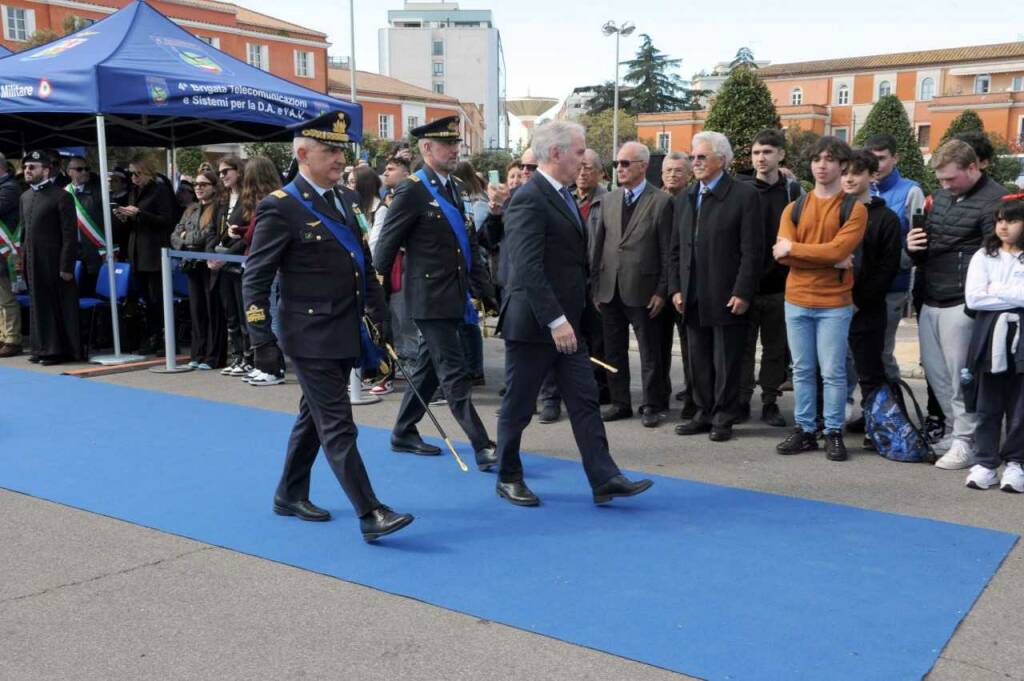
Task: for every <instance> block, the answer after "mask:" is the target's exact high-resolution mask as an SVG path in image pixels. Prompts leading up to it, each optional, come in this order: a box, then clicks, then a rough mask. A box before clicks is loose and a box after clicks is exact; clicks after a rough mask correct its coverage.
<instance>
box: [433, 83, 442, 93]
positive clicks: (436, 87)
mask: <svg viewBox="0 0 1024 681" xmlns="http://www.w3.org/2000/svg"><path fill="white" fill-rule="evenodd" d="M434 92H436V93H437V94H439V95H443V94H444V83H434Z"/></svg>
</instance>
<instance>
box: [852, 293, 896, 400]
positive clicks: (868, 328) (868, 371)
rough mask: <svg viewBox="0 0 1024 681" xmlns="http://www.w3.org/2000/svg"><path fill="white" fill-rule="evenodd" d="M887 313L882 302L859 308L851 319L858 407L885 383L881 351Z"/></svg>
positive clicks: (883, 343)
mask: <svg viewBox="0 0 1024 681" xmlns="http://www.w3.org/2000/svg"><path fill="white" fill-rule="evenodd" d="M887 314H888V313H887V312H886V309H885V305H884V303H883V304H882V305H879V306H877V307H862V308H860V309H858V310H857V312H855V313H854V315H853V319H851V320H850V351H851V352H853V364H854V366H855V367H856V368H857V381H858V383H860V403H861V406H863V405H864V404H866V403H867V398H868V395H870V394H871V391H873V390H874V389H875V388H878V387H879V386H881V385H883V384H885V382H886V377H885V364H884V363H883V362H882V350H883V349H884V348H885V327H886V324H887V323H888V318H887Z"/></svg>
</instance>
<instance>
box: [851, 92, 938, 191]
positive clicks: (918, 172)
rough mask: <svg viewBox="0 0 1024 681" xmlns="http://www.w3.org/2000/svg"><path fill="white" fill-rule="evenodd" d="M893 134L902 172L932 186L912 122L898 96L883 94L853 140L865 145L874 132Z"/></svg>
mask: <svg viewBox="0 0 1024 681" xmlns="http://www.w3.org/2000/svg"><path fill="white" fill-rule="evenodd" d="M881 134H887V135H892V136H893V138H894V139H895V140H896V152H897V153H898V154H899V156H900V160H899V163H898V165H897V167H898V168H899V171H900V174H901V175H903V177H906V178H908V179H911V180H915V181H917V182H920V183H921V184H922V185H925V186H930V185H931V182H932V179H931V175H930V173H929V172H928V170H927V168H925V164H924V157H923V156H921V148H920V147H919V146H918V144H917V136H916V135H914V128H913V127H912V126H911V125H910V118H908V117H907V110H906V108H905V107H904V106H903V102H901V101H900V98H899V97H897V96H896V95H886V96H885V97H880V98H879V100H878V102H876V103H875V105H874V106H873V107H872V108H871V112H870V113H868V117H867V119H866V120H865V121H864V125H863V126H862V127H861V129H860V130H858V131H857V136H856V138H855V139H854V144H855V145H856V146H858V147H859V146H863V145H864V142H865V141H866V140H867V139H868V138H869V137H871V136H872V135H881Z"/></svg>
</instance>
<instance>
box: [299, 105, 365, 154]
mask: <svg viewBox="0 0 1024 681" xmlns="http://www.w3.org/2000/svg"><path fill="white" fill-rule="evenodd" d="M348 126H349V120H348V114H345V113H342V112H340V111H332V112H331V113H325V114H324V115H322V116H317V117H316V118H314V119H313V120H311V121H306V122H305V123H300V124H298V125H295V126H292V131H293V132H294V136H295V137H296V138H300V137H304V138H306V139H312V140H316V141H317V142H320V143H321V144H326V145H327V146H329V147H340V146H342V145H343V144H347V143H349V142H351V141H352V140H351V139H350V138H349V136H348Z"/></svg>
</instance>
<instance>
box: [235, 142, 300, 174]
mask: <svg viewBox="0 0 1024 681" xmlns="http://www.w3.org/2000/svg"><path fill="white" fill-rule="evenodd" d="M242 149H243V151H244V152H245V156H246V158H253V157H254V156H265V157H266V158H269V159H270V160H271V161H273V162H274V165H276V166H277V167H278V169H279V170H280V171H282V172H284V171H285V170H287V168H288V164H289V163H291V162H292V145H290V144H288V143H287V142H253V143H251V144H246V145H244V146H243V147H242Z"/></svg>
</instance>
